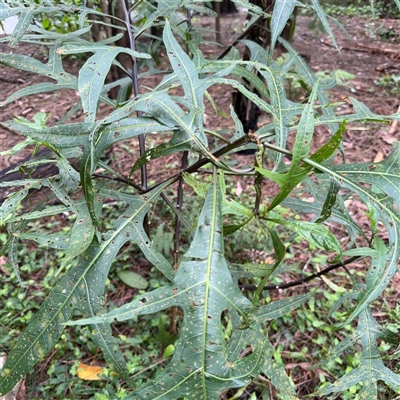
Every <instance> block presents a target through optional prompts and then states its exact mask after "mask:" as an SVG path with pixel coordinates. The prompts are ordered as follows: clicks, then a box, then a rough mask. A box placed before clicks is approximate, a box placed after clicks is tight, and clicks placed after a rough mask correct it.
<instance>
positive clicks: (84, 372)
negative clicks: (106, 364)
mask: <svg viewBox="0 0 400 400" xmlns="http://www.w3.org/2000/svg"><path fill="white" fill-rule="evenodd" d="M102 370H103V367H100V366H97V365H87V364H82V363H81V364H79V367H78V369H77V370H76V374H77V375H78V377H79V378H81V379H83V380H85V381H99V380H100V379H101V378H100V374H101V373H102Z"/></svg>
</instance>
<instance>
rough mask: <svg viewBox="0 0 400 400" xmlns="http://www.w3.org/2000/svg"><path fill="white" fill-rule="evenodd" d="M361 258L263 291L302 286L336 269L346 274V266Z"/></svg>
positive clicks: (248, 287) (334, 265)
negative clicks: (342, 270)
mask: <svg viewBox="0 0 400 400" xmlns="http://www.w3.org/2000/svg"><path fill="white" fill-rule="evenodd" d="M360 258H362V257H361V256H354V257H351V258H349V259H348V260H345V261H341V262H338V263H336V264H332V265H330V266H329V267H326V268H325V269H323V270H321V271H319V272H317V273H315V274H312V275H310V276H306V277H304V278H301V279H298V280H296V281H292V282H287V283H282V284H281V285H269V286H264V288H263V290H278V289H288V288H291V287H293V286H299V285H303V284H304V283H306V282H309V281H312V280H314V279H316V278H319V277H320V276H322V275H326V274H327V273H328V272H330V271H332V270H334V269H337V268H344V269H345V270H346V272H347V273H348V270H347V268H346V265H348V264H350V263H352V262H353V261H355V260H358V259H360ZM239 287H240V288H241V289H246V290H256V289H257V288H258V286H257V285H246V284H245V285H239Z"/></svg>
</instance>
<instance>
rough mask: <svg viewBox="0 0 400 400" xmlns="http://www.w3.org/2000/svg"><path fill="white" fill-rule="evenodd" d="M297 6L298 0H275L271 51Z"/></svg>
mask: <svg viewBox="0 0 400 400" xmlns="http://www.w3.org/2000/svg"><path fill="white" fill-rule="evenodd" d="M295 6H296V0H278V1H275V4H274V10H273V12H272V18H271V47H270V51H271V52H273V50H274V48H275V43H276V41H277V40H278V37H279V36H280V34H281V33H282V31H283V29H284V28H285V26H286V23H287V22H288V20H289V18H290V16H291V15H292V14H293V10H294V8H295Z"/></svg>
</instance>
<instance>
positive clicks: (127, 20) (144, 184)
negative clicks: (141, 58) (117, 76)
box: [121, 0, 147, 190]
mask: <svg viewBox="0 0 400 400" xmlns="http://www.w3.org/2000/svg"><path fill="white" fill-rule="evenodd" d="M121 4H122V8H123V11H124V16H125V26H126V29H127V32H128V38H129V45H130V48H131V50H133V51H136V42H135V39H134V37H133V34H132V29H131V22H130V17H129V14H128V10H127V9H126V4H125V0H121ZM131 59H132V85H133V93H134V96H135V97H136V96H138V95H139V79H138V68H137V59H136V57H135V56H131ZM142 115H143V112H142V111H137V116H138V117H141V116H142ZM139 151H140V156H142V155H143V154H144V152H145V151H146V145H145V137H144V135H143V134H141V135H139ZM140 172H141V186H142V190H146V189H147V168H146V164H143V165H142V167H141V169H140Z"/></svg>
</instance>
